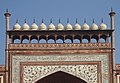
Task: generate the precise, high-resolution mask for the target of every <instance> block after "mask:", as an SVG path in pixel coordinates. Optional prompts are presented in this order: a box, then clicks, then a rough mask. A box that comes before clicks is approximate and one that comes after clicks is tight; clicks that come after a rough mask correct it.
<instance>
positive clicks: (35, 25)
mask: <svg viewBox="0 0 120 83" xmlns="http://www.w3.org/2000/svg"><path fill="white" fill-rule="evenodd" d="M30 28H31V30H38V26H37V24H36V23H35V19H34V21H33V24H32V25H31V27H30Z"/></svg>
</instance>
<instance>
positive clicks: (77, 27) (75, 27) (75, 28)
mask: <svg viewBox="0 0 120 83" xmlns="http://www.w3.org/2000/svg"><path fill="white" fill-rule="evenodd" d="M73 28H74V30H81V26H80V25H79V24H78V21H77V19H76V23H75V25H74V27H73Z"/></svg>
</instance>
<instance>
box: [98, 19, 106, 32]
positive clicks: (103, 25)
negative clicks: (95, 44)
mask: <svg viewBox="0 0 120 83" xmlns="http://www.w3.org/2000/svg"><path fill="white" fill-rule="evenodd" d="M99 29H100V30H106V29H107V25H106V24H105V23H103V19H102V23H101V25H100V26H99Z"/></svg>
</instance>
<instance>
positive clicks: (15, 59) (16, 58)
mask: <svg viewBox="0 0 120 83" xmlns="http://www.w3.org/2000/svg"><path fill="white" fill-rule="evenodd" d="M44 61H101V73H102V83H109V78H110V77H109V76H110V74H109V55H108V54H97V55H93V54H89V55H81V54H72V55H59V54H56V55H49V56H48V55H40V56H36V55H29V56H28V55H13V56H12V83H20V62H44Z"/></svg>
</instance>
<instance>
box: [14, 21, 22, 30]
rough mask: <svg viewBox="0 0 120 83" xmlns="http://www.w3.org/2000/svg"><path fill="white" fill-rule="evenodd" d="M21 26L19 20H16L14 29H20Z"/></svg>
mask: <svg viewBox="0 0 120 83" xmlns="http://www.w3.org/2000/svg"><path fill="white" fill-rule="evenodd" d="M20 29H21V26H20V25H19V23H18V21H16V23H15V25H14V26H13V30H20Z"/></svg>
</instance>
